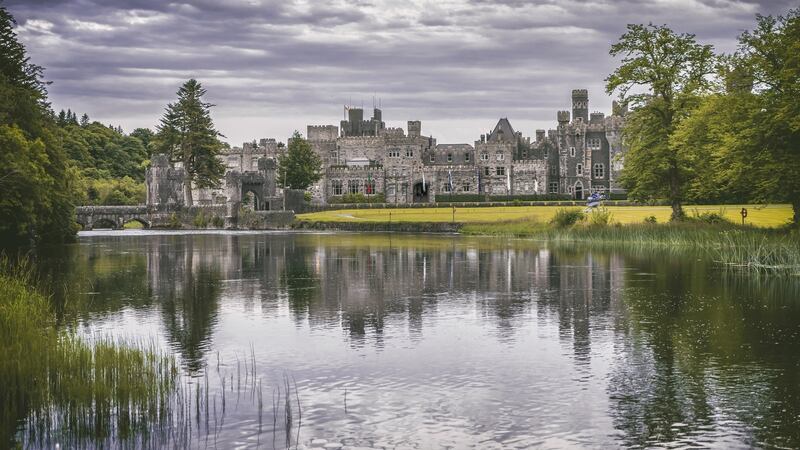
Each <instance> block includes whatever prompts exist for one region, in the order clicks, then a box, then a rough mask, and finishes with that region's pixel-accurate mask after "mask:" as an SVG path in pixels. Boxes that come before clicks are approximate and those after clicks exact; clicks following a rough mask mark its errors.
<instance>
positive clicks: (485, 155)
mask: <svg viewBox="0 0 800 450" xmlns="http://www.w3.org/2000/svg"><path fill="white" fill-rule="evenodd" d="M488 160H489V154H488V153H485V152H484V153H481V161H488Z"/></svg>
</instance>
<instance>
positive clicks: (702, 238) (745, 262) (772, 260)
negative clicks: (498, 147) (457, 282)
mask: <svg viewBox="0 0 800 450" xmlns="http://www.w3.org/2000/svg"><path fill="white" fill-rule="evenodd" d="M598 213H599V214H598ZM594 214H598V216H594ZM587 216H589V217H588V218H587V219H586V220H582V221H575V222H574V223H573V225H570V226H565V225H563V223H558V224H550V225H544V224H541V223H538V222H535V221H513V222H499V223H483V224H474V225H473V224H468V225H465V226H464V227H463V228H462V232H464V233H466V234H483V235H503V236H516V237H529V238H533V239H537V240H542V241H546V242H548V243H551V244H554V245H583V246H591V247H605V248H622V249H644V248H656V249H661V250H665V251H677V252H689V251H691V252H701V253H704V254H706V255H708V256H709V257H710V258H712V259H713V260H714V261H716V262H718V263H720V264H723V265H725V266H728V267H738V268H743V269H747V270H756V271H761V272H770V273H781V274H791V275H800V234H799V233H798V231H797V230H795V231H788V230H785V229H764V228H755V227H749V226H739V225H735V224H733V223H731V222H730V221H728V220H720V217H721V215H718V214H713V213H712V214H707V215H704V216H703V217H699V216H698V217H695V218H692V219H691V220H687V221H684V222H676V223H672V222H671V223H667V224H656V223H652V221H651V222H645V223H639V224H628V225H621V224H619V223H615V222H613V221H612V220H611V217H610V214H609V216H608V217H606V216H605V214H603V212H602V211H600V212H598V211H595V212H592V213H591V214H588V215H587ZM593 216H594V217H593Z"/></svg>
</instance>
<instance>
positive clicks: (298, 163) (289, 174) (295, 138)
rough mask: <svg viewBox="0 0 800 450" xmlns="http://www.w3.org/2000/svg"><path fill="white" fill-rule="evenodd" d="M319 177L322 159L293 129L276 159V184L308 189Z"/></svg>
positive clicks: (320, 175)
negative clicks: (287, 145) (282, 151)
mask: <svg viewBox="0 0 800 450" xmlns="http://www.w3.org/2000/svg"><path fill="white" fill-rule="evenodd" d="M321 177H322V160H321V159H320V157H319V155H317V154H316V153H315V152H314V150H313V149H312V148H311V144H309V143H308V141H307V140H306V139H304V138H303V136H301V135H300V132H298V131H295V132H294V134H293V135H292V138H291V139H290V140H289V147H288V148H287V149H286V152H285V153H284V154H283V156H281V158H280V160H279V161H278V184H280V185H281V186H286V187H288V188H291V189H308V188H309V187H311V185H313V184H314V183H316V182H317V181H319V179H320V178H321Z"/></svg>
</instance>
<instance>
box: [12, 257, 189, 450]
mask: <svg viewBox="0 0 800 450" xmlns="http://www.w3.org/2000/svg"><path fill="white" fill-rule="evenodd" d="M32 273H33V271H32V270H31V268H30V267H27V266H26V265H25V264H23V265H22V267H18V266H17V267H12V266H11V265H10V263H8V262H7V261H5V260H0V443H2V444H4V445H10V446H11V447H12V448H16V446H18V445H19V446H20V448H28V447H30V446H32V445H33V446H37V447H48V448H50V447H53V446H54V445H56V444H60V445H62V446H64V447H81V446H83V445H85V444H86V443H87V442H88V443H98V442H117V443H119V442H122V441H126V440H129V439H141V438H142V436H146V435H149V434H151V433H156V432H158V430H159V426H162V425H164V423H163V420H164V419H165V418H167V417H168V416H169V414H170V408H171V407H172V406H171V403H170V401H171V396H172V395H173V392H174V389H175V382H176V376H177V366H176V362H175V358H173V357H172V356H167V355H162V354H161V353H160V352H158V351H156V350H155V349H154V348H153V347H152V346H147V345H143V344H135V343H134V344H131V343H125V342H122V341H111V340H105V339H102V338H101V339H100V340H98V341H96V342H88V341H86V340H85V339H83V338H80V337H77V336H76V335H75V334H74V333H73V332H71V331H70V330H68V329H65V328H64V327H62V326H57V324H56V319H55V314H54V313H53V311H52V307H51V305H50V302H49V299H48V294H47V293H46V292H43V290H42V288H41V287H37V283H36V282H35V280H34V277H33V275H32Z"/></svg>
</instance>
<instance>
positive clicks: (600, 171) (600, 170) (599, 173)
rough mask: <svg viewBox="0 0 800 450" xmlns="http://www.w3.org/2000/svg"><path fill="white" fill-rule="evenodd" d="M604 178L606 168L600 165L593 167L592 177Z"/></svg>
mask: <svg viewBox="0 0 800 450" xmlns="http://www.w3.org/2000/svg"><path fill="white" fill-rule="evenodd" d="M605 176H606V167H605V165H603V164H601V163H597V164H595V165H594V177H595V178H603V177H605Z"/></svg>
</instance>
